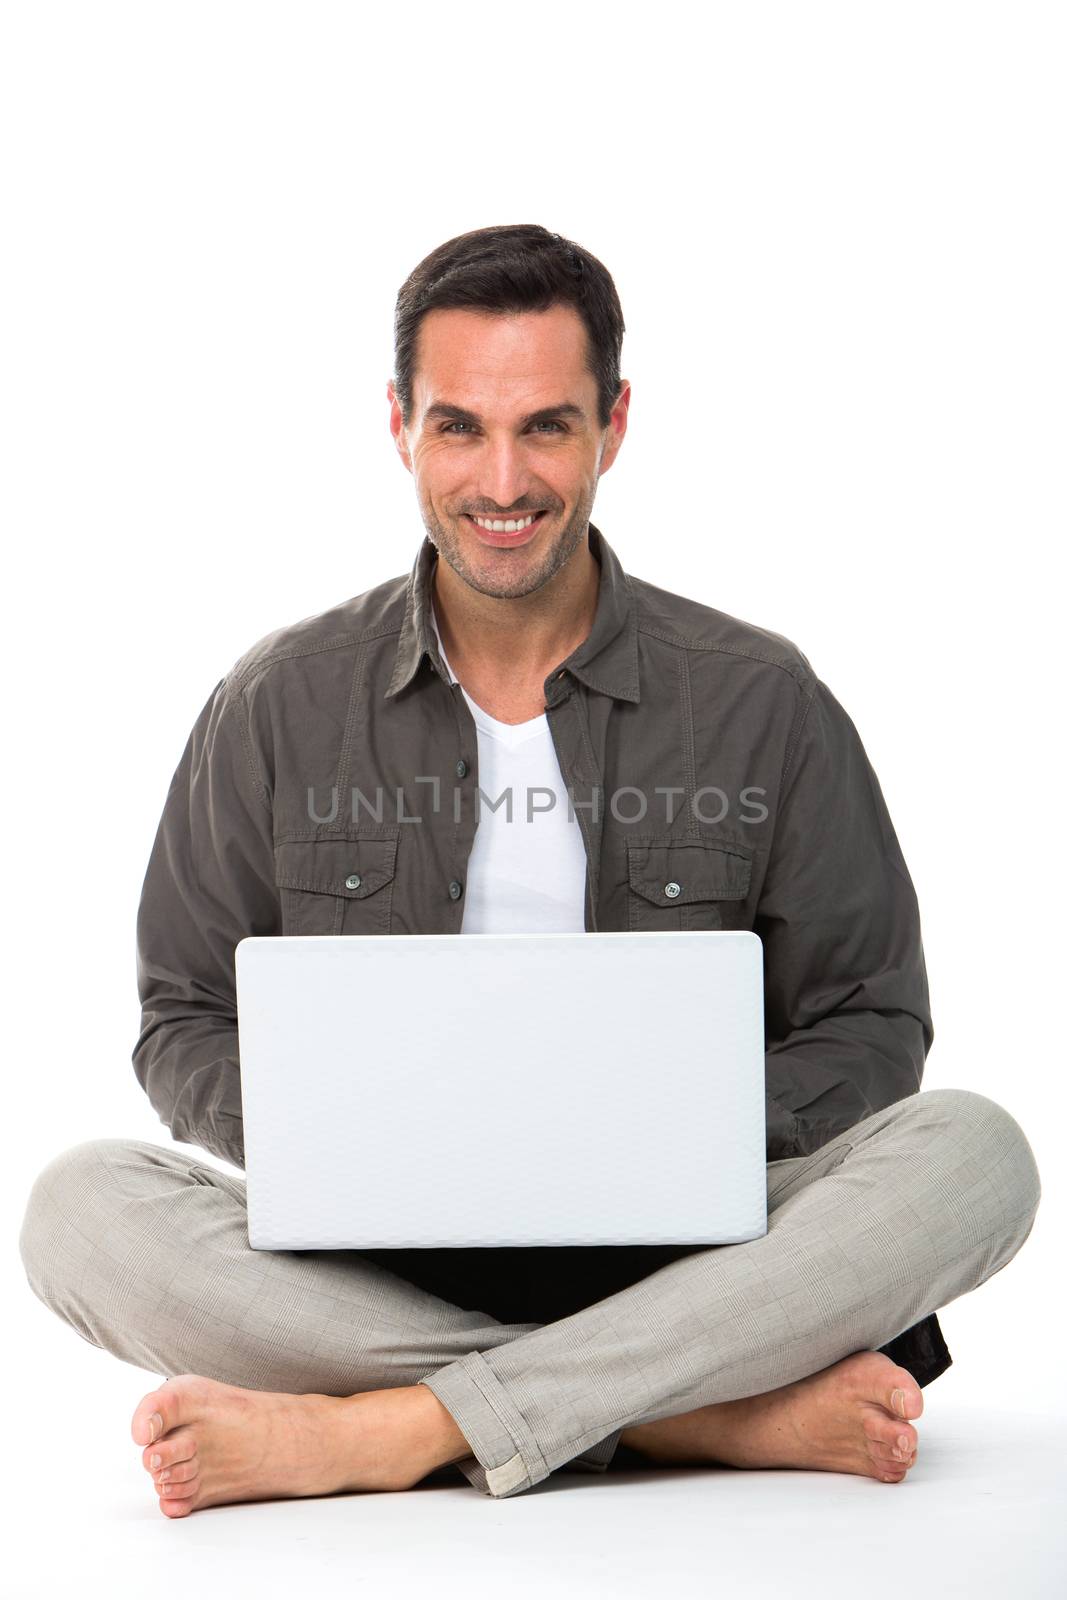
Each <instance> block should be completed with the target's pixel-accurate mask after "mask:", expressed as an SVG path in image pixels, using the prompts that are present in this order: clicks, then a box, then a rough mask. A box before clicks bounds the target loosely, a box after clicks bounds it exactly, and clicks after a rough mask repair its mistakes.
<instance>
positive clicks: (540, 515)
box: [463, 511, 548, 546]
mask: <svg viewBox="0 0 1067 1600" xmlns="http://www.w3.org/2000/svg"><path fill="white" fill-rule="evenodd" d="M547 516H548V512H547V511H534V512H527V513H526V514H525V515H524V516H521V517H476V516H472V515H471V514H470V512H468V511H465V512H464V513H463V520H464V521H465V522H467V523H469V524H470V526H471V527H472V528H473V529H474V531H475V533H476V534H477V535H478V537H479V539H482V540H484V542H485V543H486V544H494V545H504V546H507V545H518V544H526V543H528V542H529V540H531V539H532V538H533V537H534V535H535V534H536V532H537V530H538V528H539V527H540V526H541V524H542V522H544V520H545V518H546V517H547Z"/></svg>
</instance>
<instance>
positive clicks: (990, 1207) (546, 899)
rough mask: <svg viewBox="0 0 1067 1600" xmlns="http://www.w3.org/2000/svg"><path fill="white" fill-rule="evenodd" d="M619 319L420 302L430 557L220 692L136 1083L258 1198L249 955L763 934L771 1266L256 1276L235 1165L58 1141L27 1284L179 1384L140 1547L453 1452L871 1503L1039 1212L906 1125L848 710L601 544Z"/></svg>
mask: <svg viewBox="0 0 1067 1600" xmlns="http://www.w3.org/2000/svg"><path fill="white" fill-rule="evenodd" d="M623 331H624V325H623V318H622V312H621V308H620V306H619V302H618V297H617V295H616V292H615V286H614V284H613V282H612V279H611V277H610V275H609V273H608V272H607V270H606V269H605V267H604V266H603V265H602V263H601V262H599V261H598V260H597V259H596V258H595V257H594V256H592V255H591V254H590V253H589V252H588V251H586V250H584V249H583V248H581V247H580V246H578V245H576V244H573V243H571V242H570V241H569V240H566V239H563V238H561V237H560V236H559V235H557V234H553V233H550V232H548V231H546V230H545V229H543V228H541V227H537V226H533V225H521V226H513V227H495V228H486V229H481V230H479V231H477V232H474V233H469V234H464V235H462V236H460V237H458V238H456V239H451V240H449V241H448V242H447V243H445V244H443V245H441V246H440V248H439V249H437V250H435V251H434V252H433V253H432V254H431V255H430V256H428V257H427V258H426V260H424V261H423V262H421V263H420V264H419V266H418V267H417V268H416V269H415V271H414V272H413V273H412V274H411V276H410V277H409V279H408V280H407V282H406V283H405V284H404V286H403V288H402V289H401V291H400V295H399V299H398V302H397V310H396V323H395V333H396V366H395V372H394V378H393V381H392V382H391V383H390V384H389V386H388V395H387V398H388V400H389V406H390V427H391V430H392V435H393V439H394V441H395V444H396V448H397V451H398V454H399V456H400V458H401V460H402V462H403V464H404V466H405V467H406V468H407V469H408V471H409V472H410V473H411V474H412V477H413V480H414V486H415V492H416V495H417V499H418V505H419V511H420V513H421V518H422V523H423V526H424V529H425V535H426V536H425V538H424V539H423V541H422V543H421V545H420V547H419V550H418V552H417V555H416V558H415V562H414V565H413V567H412V569H411V571H410V573H408V574H404V575H401V576H398V577H396V578H393V579H390V580H388V581H387V582H385V583H382V584H379V585H378V586H377V587H375V588H372V589H369V590H367V591H365V592H363V593H361V594H359V595H357V596H356V597H355V598H352V599H348V600H345V601H343V602H342V603H341V604H340V605H338V606H336V607H335V608H333V609H332V610H329V611H327V612H324V613H322V614H320V615H318V616H314V617H310V618H305V619H304V620H302V621H299V622H296V623H293V624H290V625H288V626H286V627H282V628H280V629H279V630H278V631H276V632H274V633H272V634H270V635H269V636H267V637H266V638H265V639H262V640H260V641H259V642H258V643H257V644H255V645H253V646H252V648H251V649H249V650H247V651H246V652H245V654H244V655H242V656H241V657H240V659H239V660H238V661H237V662H236V663H235V665H234V666H233V667H232V668H231V669H230V670H229V671H228V672H227V673H226V674H225V676H224V677H223V678H222V679H221V680H220V682H219V683H218V684H217V685H216V686H215V688H214V690H213V691H212V693H211V695H210V696H209V698H208V701H207V703H206V704H205V706H204V709H203V711H202V712H201V715H200V717H199V718H198V719H197V722H196V725H195V727H194V728H193V731H192V733H191V735H190V738H189V741H188V744H187V746H186V749H185V752H184V754H183V756H182V759H181V761H180V763H179V765H178V768H177V770H176V772H175V773H174V776H173V778H172V780H171V785H170V789H169V792H168V795H167V799H166V804H165V807H164V811H163V816H162V819H161V821H160V824H159V830H158V834H157V838H156V842H155V846H154V848H153V851H152V855H151V858H150V860H149V864H148V870H147V872H146V875H145V882H144V887H143V892H142V899H141V906H140V912H139V916H138V928H137V934H138V980H139V989H140V996H141V1002H142V1008H143V1012H142V1027H141V1032H140V1036H139V1038H138V1040H137V1044H136V1047H135V1049H134V1054H133V1062H134V1068H135V1071H136V1074H137V1078H138V1081H139V1082H140V1083H141V1085H142V1086H143V1087H144V1089H145V1090H146V1092H147V1094H148V1097H149V1100H150V1101H151V1104H152V1105H153V1106H154V1107H155V1109H156V1110H157V1112H158V1113H159V1115H160V1118H161V1120H162V1121H163V1123H164V1124H165V1125H166V1126H167V1127H168V1128H169V1130H170V1132H171V1134H172V1135H173V1136H174V1138H175V1139H176V1140H178V1141H181V1142H183V1143H186V1144H192V1145H199V1146H201V1147H202V1148H203V1149H205V1150H208V1151H210V1152H212V1153H213V1154H214V1155H216V1156H219V1157H221V1158H223V1159H224V1160H226V1161H229V1162H232V1163H233V1164H234V1165H235V1166H236V1167H237V1168H241V1167H243V1165H244V1141H243V1131H242V1119H241V1094H240V1063H239V1055H238V1040H237V1026H236V1021H237V1019H236V1001H235V986H234V949H235V947H236V945H237V944H238V942H239V941H240V940H241V939H242V938H244V937H245V936H248V935H271V934H275V935H276V934H370V933H389V934H401V935H403V934H419V933H451V934H456V935H463V934H467V933H476V932H494V931H500V932H509V931H524V932H538V931H576V932H593V931H597V930H616V931H623V930H627V929H631V930H632V929H652V930H655V929H660V930H667V929H677V928H746V929H752V930H754V931H755V932H757V933H758V934H759V935H760V938H761V940H762V943H763V955H764V998H765V1031H766V1047H767V1049H766V1113H767V1116H766V1122H767V1191H768V1193H767V1206H768V1231H767V1234H766V1235H765V1236H764V1237H762V1238H759V1239H756V1240H752V1241H750V1242H748V1243H745V1244H740V1245H734V1246H729V1247H719V1248H707V1249H705V1248H696V1249H694V1248H693V1247H691V1246H688V1247H678V1248H670V1247H664V1248H662V1249H657V1248H656V1247H647V1246H646V1247H634V1248H633V1249H629V1248H626V1247H611V1248H608V1249H596V1248H583V1249H579V1250H565V1249H559V1250H557V1249H538V1248H530V1249H525V1250H523V1249H502V1250H492V1249H486V1248H484V1247H483V1248H475V1249H471V1250H467V1251H464V1250H443V1251H434V1250H392V1251H362V1252H358V1253H357V1252H351V1251H300V1252H276V1253H269V1252H263V1251H253V1250H251V1249H250V1248H249V1244H248V1234H247V1214H246V1208H245V1187H244V1182H243V1179H242V1178H241V1177H240V1176H239V1175H237V1174H230V1173H226V1172H224V1171H222V1170H220V1169H219V1168H218V1167H216V1166H214V1165H204V1164H203V1163H202V1162H199V1161H197V1160H196V1159H195V1156H194V1155H191V1154H189V1153H187V1152H185V1151H183V1150H181V1149H179V1148H177V1147H175V1146H174V1145H171V1146H166V1147H164V1146H157V1145H152V1144H147V1143H144V1142H143V1141H138V1140H129V1139H97V1140H92V1141H89V1142H87V1143H84V1144H80V1145H76V1146H74V1147H73V1148H71V1149H69V1150H66V1151H63V1152H62V1153H61V1154H59V1155H58V1156H56V1157H55V1159H54V1160H53V1161H51V1162H50V1163H49V1164H48V1166H47V1167H46V1168H45V1169H44V1170H43V1172H42V1173H41V1174H40V1176H39V1177H38V1179H37V1181H36V1183H35V1184H34V1187H33V1190H32V1192H31V1195H30V1199H29V1204H28V1206H27V1210H26V1215H25V1219H24V1222H23V1226H22V1233H21V1237H20V1247H21V1251H22V1259H23V1262H24V1264H25V1268H26V1272H27V1276H28V1279H29V1282H30V1284H31V1286H32V1288H33V1290H34V1292H35V1293H36V1294H37V1295H38V1296H39V1297H40V1299H42V1300H43V1301H44V1303H45V1304H46V1305H48V1306H49V1307H50V1308H51V1309H52V1310H53V1311H55V1312H56V1313H57V1315H59V1316H61V1317H63V1318H64V1319H65V1320H66V1321H67V1322H68V1323H69V1324H70V1325H71V1326H72V1327H73V1328H75V1329H76V1330H77V1332H79V1333H80V1334H81V1335H82V1337H83V1338H85V1339H88V1340H89V1341H91V1342H92V1343H94V1344H96V1345H98V1346H99V1347H101V1348H103V1349H105V1350H108V1351H110V1352H111V1353H112V1354H114V1355H116V1356H118V1357H119V1358H120V1359H122V1360H124V1361H128V1362H131V1363H133V1364H134V1365H136V1366H139V1367H142V1368H147V1369H148V1370H150V1371H155V1372H162V1373H168V1374H170V1378H169V1381H165V1382H164V1383H163V1384H161V1385H160V1386H159V1387H157V1388H154V1389H152V1390H150V1391H149V1392H148V1393H147V1394H145V1395H144V1396H143V1398H142V1399H141V1401H140V1402H139V1404H138V1405H137V1407H136V1408H135V1410H134V1413H133V1418H132V1422H131V1433H132V1437H133V1440H134V1442H135V1443H136V1445H137V1446H138V1448H139V1449H140V1451H141V1460H142V1462H143V1465H144V1467H145V1469H146V1471H147V1472H148V1473H149V1475H150V1478H151V1484H152V1487H153V1491H154V1492H155V1493H157V1494H158V1496H159V1506H160V1509H161V1510H162V1512H163V1513H164V1514H165V1515H166V1516H168V1517H181V1516H186V1515H188V1514H189V1513H190V1512H192V1511H196V1510H199V1509H201V1508H202V1507H205V1506H211V1505H216V1504H219V1503H222V1502H226V1501H240V1500H259V1499H264V1498H268V1497H275V1496H293V1495H316V1494H328V1493H333V1492H355V1491H359V1490H375V1491H381V1490H396V1489H407V1488H411V1487H413V1486H414V1485H416V1484H418V1483H420V1482H421V1481H422V1480H424V1479H425V1478H427V1477H428V1476H429V1475H430V1474H431V1473H433V1472H434V1471H435V1470H436V1469H438V1468H443V1467H446V1466H448V1465H450V1464H455V1465H457V1466H458V1467H459V1469H460V1470H461V1472H462V1473H463V1474H464V1476H465V1477H466V1478H467V1480H468V1482H470V1483H471V1484H473V1485H474V1486H475V1487H476V1488H477V1489H479V1490H480V1491H481V1492H482V1493H484V1494H488V1495H492V1496H494V1497H497V1498H503V1497H507V1496H510V1495H514V1494H517V1493H520V1492H521V1491H522V1490H524V1489H526V1488H528V1487H530V1486H531V1485H532V1484H535V1483H537V1482H539V1481H541V1480H542V1479H543V1478H545V1477H546V1476H548V1474H550V1473H551V1472H553V1471H554V1470H555V1469H557V1468H559V1467H563V1466H567V1465H571V1466H574V1467H577V1468H579V1469H581V1470H590V1471H602V1470H604V1469H605V1468H606V1467H607V1466H608V1465H609V1463H610V1464H621V1463H623V1462H624V1461H628V1462H630V1463H631V1464H632V1463H634V1462H637V1463H640V1464H645V1465H647V1464H648V1463H650V1462H658V1463H663V1464H666V1465H669V1464H672V1463H679V1462H684V1463H687V1464H694V1465H696V1464H701V1463H720V1464H726V1465H733V1466H737V1467H745V1468H751V1467H795V1468H800V1469H804V1468H808V1469H815V1470H822V1471H834V1472H850V1473H859V1474H862V1475H865V1476H867V1477H870V1478H873V1479H875V1480H878V1481H880V1482H889V1483H895V1482H899V1481H901V1479H902V1478H903V1477H904V1475H905V1473H906V1471H907V1470H908V1468H909V1466H910V1465H911V1464H912V1463H913V1462H914V1460H915V1455H916V1445H917V1439H918V1435H917V1430H916V1427H915V1422H916V1420H917V1419H918V1417H919V1416H920V1414H921V1411H922V1406H923V1402H922V1395H921V1392H920V1391H921V1388H922V1387H923V1386H924V1385H925V1384H928V1383H929V1382H930V1381H931V1380H932V1379H934V1378H936V1377H937V1376H938V1375H939V1373H940V1372H942V1371H943V1370H944V1369H945V1367H946V1366H947V1365H948V1363H949V1360H950V1357H949V1355H948V1352H947V1350H946V1349H945V1346H944V1342H943V1340H942V1339H941V1336H940V1330H939V1328H938V1325H937V1318H936V1315H935V1313H936V1311H937V1309H938V1308H939V1307H941V1306H943V1305H945V1304H947V1303H948V1302H949V1301H951V1300H953V1299H955V1298H956V1297H958V1296H959V1295H961V1294H964V1293H967V1292H969V1291H971V1290H973V1289H974V1288H976V1287H977V1286H978V1285H979V1284H981V1283H983V1282H984V1281H985V1280H986V1279H988V1278H989V1277H990V1276H992V1275H993V1274H994V1273H995V1272H998V1271H1000V1270H1001V1269H1002V1268H1003V1267H1004V1266H1005V1265H1006V1264H1007V1263H1008V1262H1009V1261H1010V1260H1011V1259H1012V1257H1013V1256H1014V1255H1015V1253H1016V1252H1017V1251H1018V1249H1019V1248H1020V1246H1021V1245H1022V1244H1023V1242H1024V1241H1025V1239H1026V1238H1027V1236H1028V1235H1029V1232H1030V1230H1031V1227H1032V1225H1033V1221H1034V1217H1035V1214H1036V1211H1037V1207H1038V1202H1039V1198H1040V1192H1041V1191H1040V1181H1039V1177H1038V1173H1037V1168H1036V1164H1035V1161H1034V1157H1033V1153H1032V1151H1031V1149H1030V1146H1029V1144H1028V1142H1027V1140H1026V1138H1025V1136H1024V1134H1023V1132H1022V1130H1021V1129H1020V1128H1019V1126H1018V1124H1017V1123H1016V1122H1015V1121H1014V1119H1013V1118H1012V1117H1011V1116H1010V1114H1009V1113H1008V1112H1007V1111H1006V1110H1004V1109H1003V1108H1002V1107H1001V1106H999V1105H997V1104H996V1103H995V1102H993V1101H991V1100H989V1099H987V1098H986V1097H984V1096H982V1095H979V1094H975V1093H973V1092H971V1091H969V1090H966V1089H958V1090H956V1089H937V1090H933V1091H926V1092H922V1093H920V1092H919V1090H920V1083H921V1079H922V1074H923V1067H924V1063H925V1059H926V1055H927V1052H928V1050H929V1047H930V1044H931V1042H932V1039H933V1025H932V1021H931V1017H930V1008H929V995H928V988H927V980H926V970H925V964H924V960H923V951H922V941H921V937H920V928H919V915H918V908H917V905H916V900H915V894H914V890H913V887H912V884H911V880H910V878H909V876H908V871H907V867H906V865H905V863H904V860H903V857H902V855H901V852H900V848H899V845H898V842H897V839H896V835H895V833H894V831H893V826H892V823H891V821H890V818H889V815H888V812H887V810H886V806H885V802H884V799H883V797H882V793H881V790H880V787H879V784H878V780H877V778H876V776H875V774H874V772H873V770H872V769H871V767H870V764H869V763H868V761H867V758H866V755H865V752H864V749H863V746H862V743H861V742H860V738H859V735H858V733H857V731H856V729H855V727H854V725H853V724H852V722H851V720H850V719H849V717H848V716H847V714H846V713H845V711H844V710H843V709H842V707H841V706H840V705H839V704H838V702H837V700H836V699H835V698H834V696H833V695H832V694H831V692H830V690H829V689H828V688H827V686H826V685H825V684H824V683H822V682H821V680H820V679H819V678H818V677H817V676H816V675H815V673H814V672H813V670H812V668H811V665H810V663H809V662H808V659H807V657H806V656H805V655H804V654H803V653H802V652H801V651H800V649H799V648H798V647H797V646H796V645H795V644H793V643H792V642H791V641H790V640H789V639H787V638H785V637H783V636H782V635H780V634H778V633H775V632H772V631H770V630H767V629H765V628H761V627H759V626H757V625H755V624H753V623H749V622H745V621H742V620H740V619H738V618H736V617H732V616H730V615H729V614H727V613H726V612H723V611H720V610H717V609H715V608H713V607H712V606H710V605H708V604H706V603H704V602H703V601H701V600H697V599H691V598H687V597H685V596H682V595H678V594H673V593H670V592H668V591H665V590H663V589H661V588H658V587H656V586H655V585H653V584H651V583H649V582H646V581H644V580H642V579H639V578H637V577H634V576H632V575H631V574H629V573H628V572H627V571H626V570H624V568H623V566H622V564H621V562H620V560H619V558H618V556H617V555H616V554H615V552H614V550H613V549H612V547H611V546H610V545H609V544H608V541H607V540H606V539H605V537H604V535H603V534H602V533H601V532H600V530H599V529H598V528H597V527H595V526H594V524H593V523H592V522H591V521H590V515H591V512H592V508H593V501H594V498H595V495H596V489H597V484H598V482H599V479H600V477H601V475H602V474H603V473H604V472H606V471H607V470H608V469H609V468H610V467H611V466H612V465H613V464H614V463H615V460H616V458H617V456H618V454H619V450H620V448H621V445H622V442H623V438H624V436H625V433H626V426H627V419H628V413H629V402H630V385H629V383H628V382H626V381H624V380H623V379H622V377H621V374H620V365H619V363H620V354H621V344H622V336H623ZM517 797H522V798H520V799H518V801H517ZM456 1003H457V1005H461V1006H462V1005H467V1004H469V1003H470V1002H469V997H467V996H462V995H459V996H457V999H456ZM539 1004H540V1001H539V999H538V997H536V996H531V1012H532V1014H533V1015H532V1018H531V1019H527V1018H525V1017H517V1018H516V1020H515V1025H516V1027H527V1026H530V1025H532V1024H533V1022H534V1021H536V1008H537V1007H538V1005H539ZM506 1046H507V1040H506V1039H502V1040H501V1048H502V1051H506ZM676 1111H677V1115H678V1117H679V1118H680V1119H682V1118H684V1117H685V1115H686V1108H685V1107H684V1106H678V1107H677V1108H676ZM475 1114H476V1113H475ZM994 1173H995V1181H991V1180H990V1176H989V1175H990V1174H994ZM639 1179H640V1174H635V1181H639ZM457 1181H469V1180H468V1179H466V1178H465V1177H464V1175H462V1174H460V1175H457ZM486 1206H487V1217H489V1218H490V1219H491V1198H490V1197H487V1199H486ZM490 1226H491V1220H490ZM594 1350H595V1360H593V1359H591V1358H590V1352H591V1351H594Z"/></svg>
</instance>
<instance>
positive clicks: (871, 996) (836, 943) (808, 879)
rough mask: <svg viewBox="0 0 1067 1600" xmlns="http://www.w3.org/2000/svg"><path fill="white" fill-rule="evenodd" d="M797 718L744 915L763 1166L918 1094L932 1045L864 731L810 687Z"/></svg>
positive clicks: (912, 936) (889, 831) (910, 915)
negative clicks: (755, 958) (756, 979)
mask: <svg viewBox="0 0 1067 1600" xmlns="http://www.w3.org/2000/svg"><path fill="white" fill-rule="evenodd" d="M798 720H799V729H798V731H797V733H796V736H795V738H794V740H793V742H792V745H791V754H790V756H789V757H788V758H787V763H786V771H785V772H784V774H783V790H782V797H781V800H780V807H779V815H778V819H777V823H776V828H775V835H774V839H773V843H772V849H771V857H770V861H769V863H768V867H767V873H766V876H765V879H764V883H763V886H762V892H761V895H760V899H759V903H758V906H757V911H756V917H755V921H754V927H755V931H756V932H757V933H758V934H759V935H760V937H761V939H762V941H763V950H764V1006H765V1020H766V1039H765V1049H766V1104H767V1159H768V1160H769V1161H775V1160H781V1159H784V1158H786V1157H790V1156H798V1155H810V1154H811V1153H812V1152H813V1151H815V1150H817V1149H819V1148H820V1146H822V1145H824V1144H826V1143H827V1142H828V1141H829V1140H830V1139H832V1138H835V1137H836V1136H837V1135H838V1134H839V1133H842V1132H844V1131H845V1130H846V1129H847V1128H850V1127H852V1126H854V1125H855V1123H857V1122H859V1121H861V1120H862V1119H863V1118H864V1117H867V1116H870V1115H871V1113H872V1112H874V1111H878V1110H881V1109H882V1108H883V1107H885V1106H888V1105H892V1104H894V1102H896V1101H897V1100H901V1099H904V1098H905V1097H906V1096H907V1095H911V1094H914V1093H916V1092H917V1091H918V1089H919V1086H920V1083H921V1081H922V1074H923V1066H924V1063H925V1060H926V1056H927V1053H928V1051H929V1049H930V1046H931V1044H932V1042H933V1037H934V1029H933V1022H932V1019H931V1015H930V996H929V988H928V983H927V975H926V964H925V959H924V955H923V948H922V938H921V933H920V925H919V908H918V903H917V900H916V896H915V890H914V888H913V886H912V882H911V878H910V876H909V874H908V869H907V866H906V865H905V862H904V857H903V855H902V854H901V850H900V846H899V844H898V842H897V837H896V834H895V832H894V830H893V824H892V822H891V821H890V818H889V812H888V810H887V809H886V804H885V800H884V798H883V796H882V791H881V788H880V786H879V783H878V779H877V777H876V776H875V773H874V770H873V768H872V766H871V764H870V762H869V760H868V758H867V755H866V752H865V750H864V748H863V744H862V742H861V740H860V736H859V734H858V732H857V731H856V728H855V726H854V725H853V723H852V721H851V719H850V718H849V716H848V715H847V713H846V712H845V711H844V710H843V708H842V707H841V706H840V705H839V704H838V702H837V701H836V700H835V698H834V696H833V695H832V694H831V693H830V690H829V689H828V688H827V687H826V685H825V684H824V683H822V682H821V681H819V680H818V679H815V680H814V684H813V686H812V687H811V688H810V690H809V691H808V692H807V693H806V696H805V699H804V701H803V702H802V704H801V707H800V709H799V712H798Z"/></svg>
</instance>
